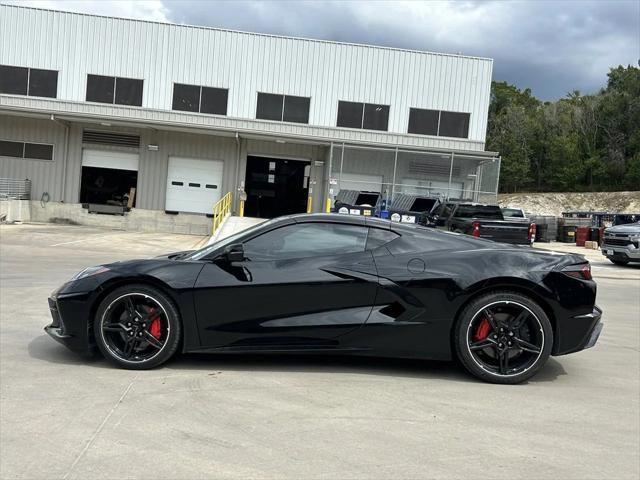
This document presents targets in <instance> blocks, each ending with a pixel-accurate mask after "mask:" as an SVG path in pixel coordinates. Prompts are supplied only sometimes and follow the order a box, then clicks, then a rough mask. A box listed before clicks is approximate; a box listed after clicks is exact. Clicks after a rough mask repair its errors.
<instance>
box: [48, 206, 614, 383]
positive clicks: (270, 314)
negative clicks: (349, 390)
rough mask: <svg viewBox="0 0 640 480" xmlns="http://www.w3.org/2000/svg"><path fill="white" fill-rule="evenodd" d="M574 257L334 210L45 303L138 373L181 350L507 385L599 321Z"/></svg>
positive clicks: (56, 327)
mask: <svg viewBox="0 0 640 480" xmlns="http://www.w3.org/2000/svg"><path fill="white" fill-rule="evenodd" d="M595 299H596V284H595V282H594V281H593V279H592V278H591V269H590V266H589V263H588V262H587V261H586V260H585V259H584V257H582V256H580V255H575V254H564V253H556V252H549V251H542V250H536V249H532V248H530V247H522V246H514V245H506V244H500V243H495V242H492V241H490V240H484V239H480V238H473V237H470V236H466V235H462V234H457V233H452V232H443V231H438V230H434V229H430V228H427V227H421V226H417V225H411V224H404V223H395V222H390V221H387V220H381V219H376V218H369V217H361V216H348V215H340V214H312V215H292V216H286V217H280V218H276V219H273V220H269V221H266V222H264V223H262V224H259V225H257V226H255V227H253V228H250V229H248V230H245V231H242V232H240V233H237V234H235V235H232V236H231V237H228V238H225V239H222V240H220V241H217V242H215V243H213V244H211V245H209V246H207V247H205V248H202V249H200V250H196V251H188V252H178V253H173V254H170V255H166V256H162V257H157V258H150V259H141V260H130V261H123V262H115V263H110V264H106V265H98V266H94V267H89V268H87V269H85V270H83V271H81V272H79V273H78V274H77V275H75V276H74V277H73V278H72V279H71V280H70V281H69V282H67V283H65V284H64V285H62V286H61V287H60V288H58V289H57V290H56V291H55V292H53V294H52V295H51V297H50V298H49V308H50V310H51V315H52V317H53V321H52V323H51V324H50V325H47V326H46V327H45V330H46V332H47V333H48V334H49V335H51V336H52V337H53V338H54V339H56V340H58V341H59V342H61V343H63V344H64V345H66V346H67V347H69V348H70V349H72V350H74V351H77V352H92V351H94V350H95V349H96V347H97V349H98V350H99V351H100V352H101V353H102V355H104V357H106V358H107V359H108V360H109V361H111V362H112V363H113V364H115V365H117V366H119V367H123V368H128V369H148V368H153V367H157V366H159V365H161V364H163V363H165V362H167V361H168V360H169V359H170V358H171V357H172V356H173V355H174V354H175V353H176V352H177V351H178V350H180V351H182V352H204V353H249V352H251V353H256V352H260V353H278V354H285V353H297V354H300V353H305V352H308V353H313V354H320V353H326V354H349V355H370V356H380V357H401V358H417V359H429V360H445V361H446V360H457V361H458V362H459V363H460V364H461V365H462V366H463V367H464V368H466V369H467V370H468V371H469V372H470V373H471V374H472V375H474V376H476V377H478V378H479V379H482V380H484V381H488V382H493V383H501V384H514V383H519V382H523V381H525V380H527V379H529V378H531V377H532V376H533V375H535V374H536V373H537V372H538V371H539V370H540V369H541V368H542V367H543V366H544V364H545V362H546V361H547V359H548V358H549V356H551V355H554V356H558V355H565V354H568V353H572V352H577V351H579V350H583V349H586V348H589V347H592V346H593V345H594V344H595V343H596V341H597V339H598V336H599V334H600V331H601V330H602V323H601V315H602V311H601V310H600V309H599V308H598V307H597V306H596V304H595Z"/></svg>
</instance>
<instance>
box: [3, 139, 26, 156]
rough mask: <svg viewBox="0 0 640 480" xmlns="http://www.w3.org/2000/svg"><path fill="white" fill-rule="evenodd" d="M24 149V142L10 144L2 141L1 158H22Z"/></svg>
mask: <svg viewBox="0 0 640 480" xmlns="http://www.w3.org/2000/svg"><path fill="white" fill-rule="evenodd" d="M23 148H24V144H23V143H22V142H9V141H6V140H0V157H18V158H22V149H23Z"/></svg>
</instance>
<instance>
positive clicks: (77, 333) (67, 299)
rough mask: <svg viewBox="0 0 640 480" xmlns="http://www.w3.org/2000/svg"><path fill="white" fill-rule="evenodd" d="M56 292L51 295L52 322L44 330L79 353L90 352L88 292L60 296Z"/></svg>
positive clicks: (50, 310)
mask: <svg viewBox="0 0 640 480" xmlns="http://www.w3.org/2000/svg"><path fill="white" fill-rule="evenodd" d="M57 293H58V292H54V293H53V294H52V296H51V297H49V299H48V302H49V313H51V319H52V321H51V323H50V324H49V325H47V326H45V327H44V331H45V332H46V333H47V334H48V335H49V336H50V337H51V338H53V339H54V340H55V341H57V342H59V343H61V344H62V345H64V346H65V347H67V348H69V349H70V350H73V351H74V352H78V353H90V352H91V350H92V345H90V342H89V338H90V336H89V329H88V327H89V325H88V322H87V320H86V318H87V317H88V315H87V312H86V303H85V300H86V294H72V295H67V296H58V295H57Z"/></svg>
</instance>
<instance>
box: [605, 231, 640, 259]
mask: <svg viewBox="0 0 640 480" xmlns="http://www.w3.org/2000/svg"><path fill="white" fill-rule="evenodd" d="M602 254H603V255H604V256H605V257H607V258H608V259H609V260H611V261H612V262H613V263H615V264H616V265H626V264H627V263H629V262H640V222H635V223H627V224H624V225H616V226H615V227H609V228H607V229H606V230H605V231H604V242H603V243H602Z"/></svg>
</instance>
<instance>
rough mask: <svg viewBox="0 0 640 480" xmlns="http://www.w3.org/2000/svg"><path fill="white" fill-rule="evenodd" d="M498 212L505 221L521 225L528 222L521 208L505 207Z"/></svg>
mask: <svg viewBox="0 0 640 480" xmlns="http://www.w3.org/2000/svg"><path fill="white" fill-rule="evenodd" d="M500 211H501V212H502V216H503V217H504V218H505V220H513V221H515V222H522V223H526V222H529V217H528V216H527V215H525V213H524V210H522V209H521V208H515V207H505V208H500Z"/></svg>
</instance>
